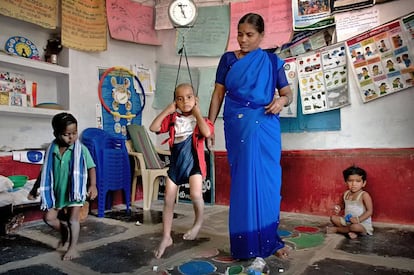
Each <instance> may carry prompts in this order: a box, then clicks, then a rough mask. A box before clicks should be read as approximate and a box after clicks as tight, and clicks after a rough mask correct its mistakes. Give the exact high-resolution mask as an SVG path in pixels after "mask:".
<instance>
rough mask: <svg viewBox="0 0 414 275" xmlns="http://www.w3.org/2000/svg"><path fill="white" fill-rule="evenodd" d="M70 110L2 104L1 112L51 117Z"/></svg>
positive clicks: (14, 114) (0, 106)
mask: <svg viewBox="0 0 414 275" xmlns="http://www.w3.org/2000/svg"><path fill="white" fill-rule="evenodd" d="M61 112H68V111H66V110H56V109H47V108H31V107H20V106H5V105H4V106H2V105H0V114H1V113H4V114H7V115H9V116H12V115H13V116H23V117H37V118H51V117H53V116H54V115H56V114H58V113H61Z"/></svg>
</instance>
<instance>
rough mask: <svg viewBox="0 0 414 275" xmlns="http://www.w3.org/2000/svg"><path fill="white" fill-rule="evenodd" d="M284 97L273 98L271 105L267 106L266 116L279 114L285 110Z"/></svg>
mask: <svg viewBox="0 0 414 275" xmlns="http://www.w3.org/2000/svg"><path fill="white" fill-rule="evenodd" d="M285 101H286V100H285V98H284V97H273V100H272V102H270V104H269V105H266V106H265V114H274V115H275V114H278V113H280V112H281V111H282V110H283V107H284V105H285V103H286V102H285Z"/></svg>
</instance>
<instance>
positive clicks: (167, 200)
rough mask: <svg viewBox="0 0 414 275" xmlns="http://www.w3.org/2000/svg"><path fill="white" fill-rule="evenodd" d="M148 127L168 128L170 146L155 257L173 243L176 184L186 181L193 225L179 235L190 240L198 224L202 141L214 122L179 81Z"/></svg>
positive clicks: (201, 208)
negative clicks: (161, 225)
mask: <svg viewBox="0 0 414 275" xmlns="http://www.w3.org/2000/svg"><path fill="white" fill-rule="evenodd" d="M149 129H150V131H152V132H155V133H157V134H160V133H167V132H168V133H169V138H168V139H167V140H166V141H165V142H167V141H168V144H169V147H170V150H171V161H170V168H169V170H168V178H167V182H166V187H165V196H164V209H163V218H162V219H163V237H162V240H161V243H160V244H159V246H158V248H157V249H156V250H155V253H154V256H155V257H156V258H157V259H159V258H161V256H162V255H163V254H164V251H165V249H166V248H167V247H169V246H171V245H172V244H173V239H172V238H171V228H172V222H173V215H174V204H175V199H176V196H177V191H178V186H179V185H181V184H185V183H189V184H190V198H191V201H192V203H193V208H194V215H195V217H194V223H193V227H192V228H191V229H190V230H188V231H187V232H186V233H185V234H184V235H183V239H184V240H194V239H195V238H196V237H197V234H198V232H199V230H200V228H201V226H202V223H203V215H204V200H203V193H202V184H203V178H205V177H206V171H207V170H206V169H207V168H206V162H205V159H204V141H205V138H208V137H210V136H211V135H213V133H214V126H213V124H212V123H211V122H210V121H209V120H208V119H206V118H203V116H202V114H201V111H200V107H199V102H198V98H197V97H196V95H195V94H194V90H193V88H192V86H191V85H190V84H188V83H182V84H180V85H178V86H177V87H176V89H175V91H174V101H173V102H172V103H170V104H169V105H168V106H167V107H166V108H165V109H164V110H163V111H162V112H161V113H160V114H159V115H158V116H157V117H156V118H155V119H154V121H153V122H152V123H151V125H150V128H149Z"/></svg>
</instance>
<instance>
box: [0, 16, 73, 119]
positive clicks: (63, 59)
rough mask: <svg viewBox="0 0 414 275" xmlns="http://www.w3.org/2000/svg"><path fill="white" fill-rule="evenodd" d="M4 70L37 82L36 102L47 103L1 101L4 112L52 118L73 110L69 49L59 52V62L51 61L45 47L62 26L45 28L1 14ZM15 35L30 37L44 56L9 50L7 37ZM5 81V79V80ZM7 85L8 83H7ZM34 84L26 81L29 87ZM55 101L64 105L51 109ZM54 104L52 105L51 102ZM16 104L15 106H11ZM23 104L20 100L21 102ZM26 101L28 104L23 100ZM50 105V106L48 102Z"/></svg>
mask: <svg viewBox="0 0 414 275" xmlns="http://www.w3.org/2000/svg"><path fill="white" fill-rule="evenodd" d="M0 26H2V31H1V32H0V73H4V72H8V73H10V74H18V75H21V78H22V79H24V80H25V81H26V84H28V82H29V83H30V82H31V81H32V82H35V83H36V84H37V89H36V91H37V97H36V103H37V104H41V103H45V104H44V105H43V106H42V107H45V108H39V107H25V106H13V104H15V103H14V102H13V101H12V100H13V99H14V98H10V100H9V101H11V102H12V103H10V104H7V103H5V102H6V100H7V97H6V100H3V102H1V101H0V115H1V116H2V117H3V118H4V117H7V116H10V117H37V118H41V117H44V118H51V117H53V116H54V115H55V114H57V113H59V112H62V110H66V111H68V110H70V96H69V91H70V87H69V86H70V68H69V49H68V48H63V49H62V50H61V52H60V53H59V56H58V64H52V63H47V62H45V61H43V60H44V51H45V49H46V46H47V42H48V39H50V38H51V37H55V36H56V35H58V34H59V32H60V31H59V30H58V29H53V30H52V29H45V28H43V27H40V26H38V25H35V24H32V23H29V22H25V21H22V20H18V19H14V18H11V17H7V16H3V15H0ZM14 37H24V38H27V39H28V40H30V41H31V42H32V43H33V44H34V45H35V46H36V48H37V50H38V56H39V58H40V60H36V59H30V58H25V57H21V56H17V55H12V54H10V53H6V50H8V48H7V45H9V44H8V43H7V41H10V40H9V39H11V38H14ZM3 83H4V82H3ZM6 85H7V84H6ZM28 87H31V85H30V84H29V85H26V88H28ZM50 103H54V104H55V105H57V106H58V107H59V108H60V109H59V110H57V109H51V108H52V107H51V105H53V104H50ZM49 104H50V105H49ZM10 105H12V106H10ZM17 105H19V104H17ZM23 105H24V104H23ZM45 105H46V106H45Z"/></svg>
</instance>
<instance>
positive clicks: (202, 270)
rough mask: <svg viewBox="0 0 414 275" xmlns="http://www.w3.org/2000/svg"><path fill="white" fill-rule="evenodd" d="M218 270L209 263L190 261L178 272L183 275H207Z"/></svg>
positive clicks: (181, 266)
mask: <svg viewBox="0 0 414 275" xmlns="http://www.w3.org/2000/svg"><path fill="white" fill-rule="evenodd" d="M216 270H217V267H216V266H214V265H213V264H212V263H210V262H207V261H190V262H186V263H184V264H182V265H180V266H179V267H178V271H179V272H180V273H181V274H183V275H204V274H206V275H207V274H211V273H212V272H215V271H216Z"/></svg>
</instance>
